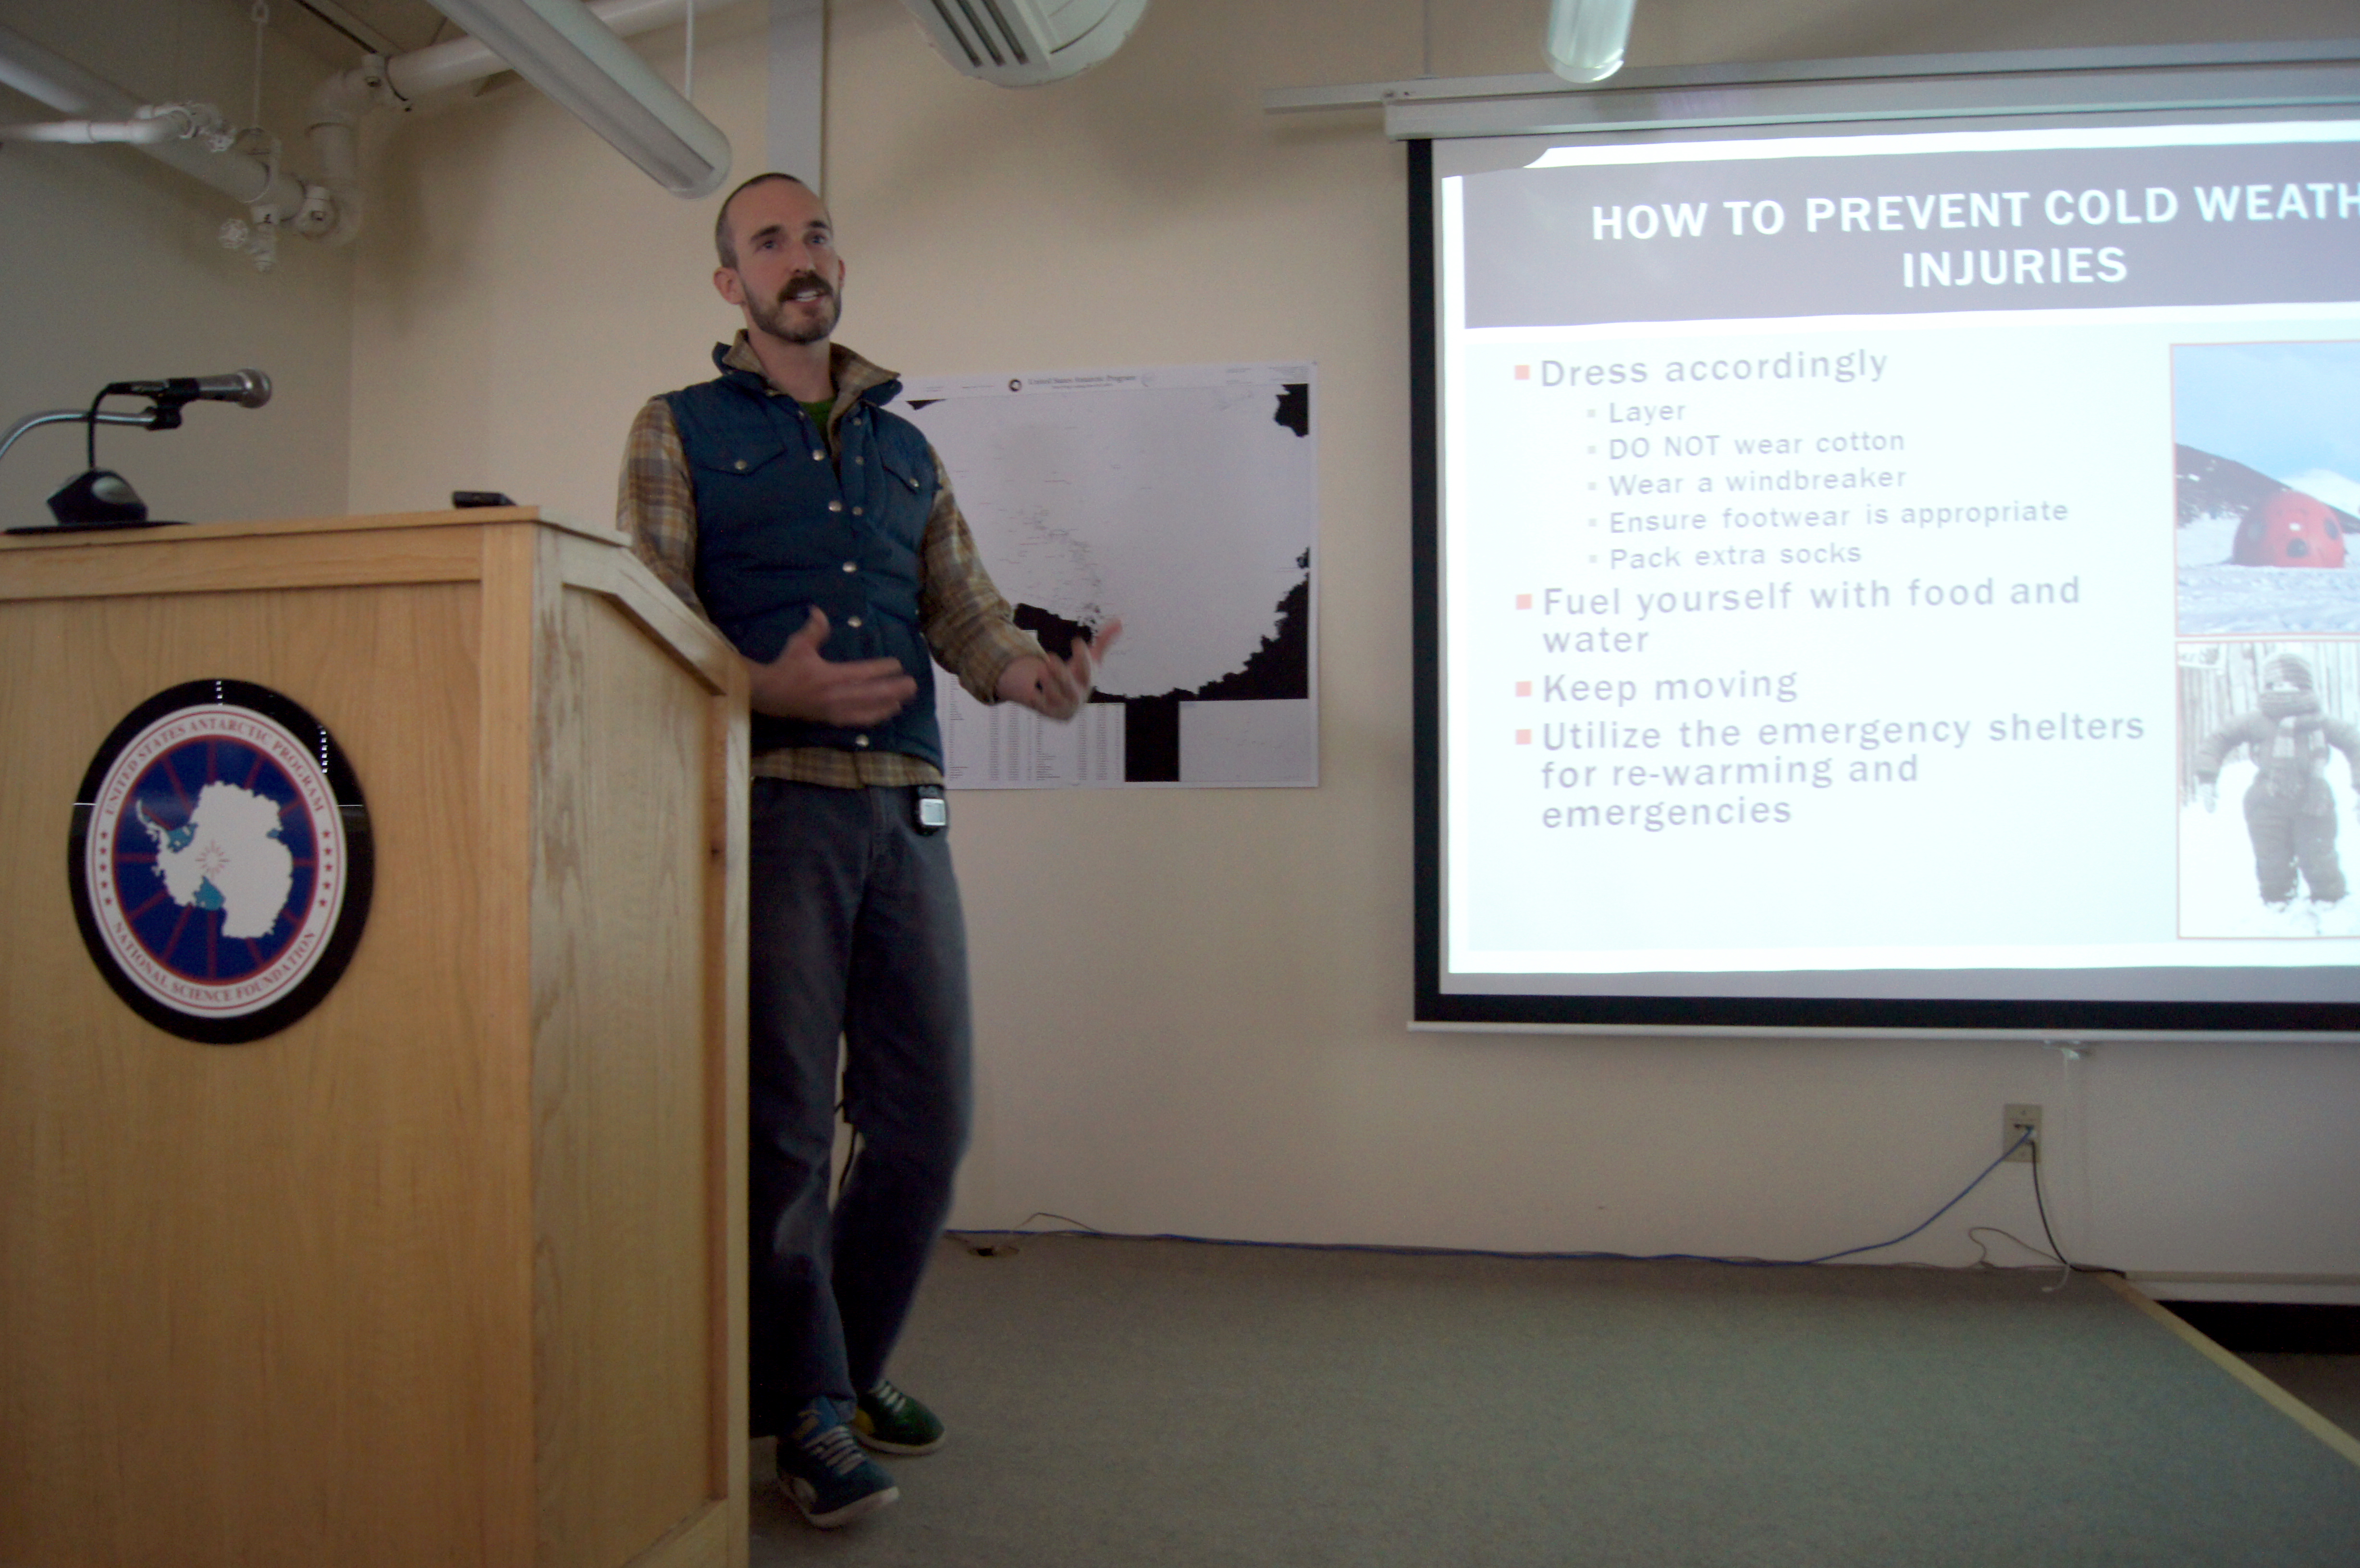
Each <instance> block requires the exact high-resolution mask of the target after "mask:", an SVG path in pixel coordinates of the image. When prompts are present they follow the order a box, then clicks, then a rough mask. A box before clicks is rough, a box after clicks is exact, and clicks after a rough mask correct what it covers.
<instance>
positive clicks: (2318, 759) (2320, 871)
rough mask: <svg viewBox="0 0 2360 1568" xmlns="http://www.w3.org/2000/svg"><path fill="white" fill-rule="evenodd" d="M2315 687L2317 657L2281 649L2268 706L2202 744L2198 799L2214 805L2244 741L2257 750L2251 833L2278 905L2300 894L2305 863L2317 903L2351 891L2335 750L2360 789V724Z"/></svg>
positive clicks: (2268, 671)
mask: <svg viewBox="0 0 2360 1568" xmlns="http://www.w3.org/2000/svg"><path fill="white" fill-rule="evenodd" d="M2313 685H2314V682H2313V681H2312V678H2311V666H2310V664H2309V663H2307V662H2306V661H2304V660H2303V659H2300V658H2297V657H2296V656H2295V655H2293V654H2290V653H2288V654H2279V655H2278V656H2277V657H2276V658H2274V659H2270V661H2269V662H2268V663H2267V664H2266V665H2264V666H2263V667H2262V691H2261V698H2260V705H2259V706H2258V707H2257V708H2256V709H2255V710H2254V711H2253V712H2251V713H2240V714H2238V715H2237V716H2236V717H2235V718H2234V719H2232V720H2231V721H2230V722H2229V723H2228V724H2224V725H2223V726H2222V728H2220V729H2219V730H2217V731H2215V732H2214V733H2213V734H2212V735H2207V736H2206V737H2205V738H2204V741H2203V744H2202V745H2201V746H2198V747H2197V748H2196V766H2195V774H2196V782H2197V791H2198V795H2197V798H2198V799H2199V800H2201V801H2202V804H2203V807H2204V809H2205V810H2206V811H2212V810H2213V809H2214V808H2215V807H2216V806H2217V805H2218V804H2219V801H2220V783H2219V780H2220V776H2221V764H2222V762H2223V760H2224V759H2226V758H2227V757H2229V755H2230V754H2231V753H2233V752H2234V751H2235V750H2236V748H2237V747H2238V746H2245V747H2247V748H2248V750H2249V751H2250V753H2251V755H2252V757H2253V760H2254V767H2255V769H2256V772H2255V777H2254V782H2253V784H2252V786H2251V787H2250V788H2248V789H2246V791H2245V832H2246V833H2247V835H2248V836H2249V837H2251V838H2252V840H2253V844H2254V876H2255V877H2256V880H2257V881H2258V882H2259V883H2260V885H2261V894H2262V901H2263V902H2264V903H2266V904H2270V905H2274V906H2278V907H2283V906H2285V905H2286V904H2288V903H2289V902H2290V901H2291V900H2292V899H2293V898H2294V895H2295V874H2296V872H2297V870H2298V869H2300V872H2301V874H2302V883H2303V886H2304V887H2305V888H2306V889H2307V890H2308V891H2309V893H2310V895H2311V901H2312V902H2313V903H2315V904H2333V903H2334V902H2336V901H2337V900H2338V899H2340V898H2343V897H2344V891H2345V887H2344V867H2343V866H2342V864H2341V863H2340V862H2339V861H2338V859H2337V858H2336V854H2335V796H2334V792H2333V790H2332V789H2330V788H2329V786H2328V782H2327V751H2328V748H2329V747H2330V746H2333V747H2334V748H2335V749H2336V750H2338V751H2341V752H2342V753H2343V754H2344V761H2345V763H2346V764H2347V765H2348V766H2349V767H2350V768H2351V770H2352V782H2353V788H2354V790H2355V793H2360V729H2355V728H2354V727H2353V726H2352V725H2351V724H2347V723H2346V722H2344V720H2342V719H2339V718H2334V717H2332V716H2330V715H2329V714H2327V713H2322V711H2321V704H2320V701H2319V695H2318V692H2317V691H2315V690H2313Z"/></svg>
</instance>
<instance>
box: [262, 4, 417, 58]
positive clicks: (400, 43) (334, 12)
mask: <svg viewBox="0 0 2360 1568" xmlns="http://www.w3.org/2000/svg"><path fill="white" fill-rule="evenodd" d="M270 25H271V27H273V28H274V29H276V30H277V31H279V32H281V33H284V34H285V35H286V36H287V37H288V38H290V39H291V40H292V41H293V42H294V43H296V44H297V45H298V46H299V47H300V48H301V49H303V51H304V52H305V53H307V54H311V55H313V56H315V57H317V58H318V60H320V62H321V63H322V64H323V65H333V66H336V67H338V68H342V67H344V66H347V65H351V64H353V63H354V62H355V60H358V59H359V57H360V56H361V55H362V54H363V53H364V52H365V50H364V49H363V47H362V45H361V44H360V43H356V42H355V41H354V39H353V38H351V37H348V36H347V35H346V30H345V29H346V28H349V30H350V32H351V33H354V34H357V35H358V36H359V37H360V38H363V39H365V40H366V41H367V42H368V43H370V44H372V45H375V46H376V47H378V48H383V49H386V51H387V52H388V53H390V54H399V53H402V52H403V51H405V50H408V49H424V48H425V47H426V46H427V45H428V44H431V43H435V42H438V41H442V40H446V39H449V38H456V37H460V36H462V35H461V32H460V29H459V28H458V27H456V26H454V25H453V24H452V23H451V22H450V21H448V20H447V19H445V18H444V16H443V13H442V12H440V11H437V10H436V9H435V8H434V7H433V6H432V5H429V4H427V0H277V3H276V4H274V5H272V6H271V7H270Z"/></svg>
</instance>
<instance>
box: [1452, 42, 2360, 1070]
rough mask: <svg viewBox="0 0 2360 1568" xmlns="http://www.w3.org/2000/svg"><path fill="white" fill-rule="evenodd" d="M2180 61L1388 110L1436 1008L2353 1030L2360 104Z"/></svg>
mask: <svg viewBox="0 0 2360 1568" xmlns="http://www.w3.org/2000/svg"><path fill="white" fill-rule="evenodd" d="M2344 81H2345V84H2346V86H2347V88H2348V87H2349V85H2350V82H2351V79H2350V76H2349V74H2348V73H2347V74H2346V76H2345V78H2344ZM1869 91H1872V92H1874V91H1875V89H1874V88H1872V89H1869ZM1893 96H1894V94H1893V93H1892V92H1891V91H1889V90H1888V91H1885V93H1884V97H1883V100H1882V101H1887V102H1889V101H1891V100H1892V98H1893ZM2344 96H2345V97H2346V98H2349V97H2350V96H2352V94H2351V93H2349V92H2347V93H2345V94H2344ZM1839 97H1840V95H1839ZM1822 101H1823V102H1825V101H1828V100H1826V99H1824V98H1823V100H1822ZM2189 103H2190V104H2191V106H2188V107H2179V108H2174V109H2171V110H2169V111H2168V112H2157V111H2154V110H2147V111H2141V112H2136V113H2120V112H2116V113H2076V114H2056V113H2054V112H2045V111H2044V112H2026V113H2022V114H1977V115H1972V116H1963V115H1962V116H1958V117H1950V118H1945V119H1941V120H1917V119H1909V118H1899V119H1896V118H1868V117H1863V118H1846V117H1843V116H1842V115H1841V114H1836V113H1830V114H1829V115H1828V116H1827V117H1826V118H1823V119H1820V120H1818V121H1816V122H1813V121H1808V120H1805V121H1799V122H1796V123H1786V124H1776V125H1743V126H1731V125H1693V124H1691V125H1683V126H1680V127H1678V128H1673V129H1626V130H1622V131H1611V132H1603V133H1590V134H1581V135H1562V134H1560V135H1554V136H1551V135H1541V136H1491V137H1460V138H1452V139H1443V140H1431V141H1415V142H1413V143H1412V144H1411V207H1412V213H1411V217H1412V230H1413V233H1412V251H1411V254H1412V267H1413V290H1412V292H1413V321H1412V329H1413V332H1412V341H1413V348H1414V360H1415V364H1414V381H1415V384H1416V385H1415V387H1414V391H1415V402H1416V408H1417V430H1418V451H1417V453H1416V464H1417V467H1416V478H1417V484H1416V485H1415V490H1416V499H1417V502H1418V514H1419V515H1418V517H1417V551H1418V554H1417V561H1416V569H1417V606H1416V607H1417V612H1418V617H1419V625H1418V628H1417V632H1418V644H1417V653H1418V660H1417V663H1418V676H1419V681H1420V688H1421V689H1420V691H1419V702H1420V708H1419V724H1420V758H1419V763H1420V779H1419V783H1420V791H1419V793H1420V799H1419V822H1418V833H1419V843H1418V860H1419V888H1418V894H1419V905H1420V907H1419V910H1418V917H1419V930H1418V945H1419V952H1418V955H1417V956H1418V966H1419V974H1418V986H1417V1018H1418V1019H1419V1021H1421V1022H1424V1023H1428V1024H1460V1025H1466V1024H1473V1025H1483V1024H1491V1025H1494V1026H1500V1025H1508V1026H1532V1025H1544V1026H1548V1025H1555V1026H1572V1027H1586V1028H1591V1029H1603V1030H1610V1031H1613V1032H1630V1031H1632V1030H1633V1029H1679V1030H1694V1029H1710V1030H1721V1029H1736V1030H1743V1031H1765V1032H1775V1031H1780V1030H1807V1031H1810V1032H1817V1033H1826V1032H1831V1031H1842V1030H1849V1029H1870V1030H1889V1031H1897V1032H1908V1033H1916V1032H1924V1031H1938V1032H1939V1031H1969V1032H1975V1033H1985V1034H2013V1033H2029V1034H2038V1035H2043V1036H2049V1037H2061V1036H2067V1035H2072V1036H2084V1035H2087V1036H2103V1035H2109V1034H2116V1033H2131V1034H2149V1035H2153V1034H2180V1033H2195V1034H2204V1035H2219V1034H2221V1033H2223V1032H2227V1033H2239V1032H2266V1033H2281V1034H2282V1033H2286V1032H2301V1033H2318V1034H2336V1033H2341V1032H2344V1031H2349V1030H2351V1029H2355V1027H2360V967H2355V963H2356V962H2360V888H2354V887H2352V886H2351V884H2350V883H2349V882H2347V877H2349V878H2360V815H2355V813H2360V537H2354V536H2355V534H2360V108H2355V107H2354V106H2353V105H2352V104H2351V103H2340V104H2337V103H2317V104H2311V105H2305V106H2300V107H2292V108H2289V107H2287V106H2284V105H2278V106H2272V107H2269V108H2267V109H2262V110H2256V109H2254V108H2251V107H2247V108H2243V109H2241V108H2239V107H2236V106H2234V105H2226V106H2206V105H2205V104H2204V103H2202V94H2201V93H2191V96H2190V98H2189ZM1837 107H1839V108H1840V107H1841V104H1840V103H1838V104H1837Z"/></svg>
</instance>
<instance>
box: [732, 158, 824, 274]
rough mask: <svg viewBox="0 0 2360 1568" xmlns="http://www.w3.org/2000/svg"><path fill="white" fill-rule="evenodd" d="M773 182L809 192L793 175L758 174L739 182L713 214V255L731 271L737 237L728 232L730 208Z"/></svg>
mask: <svg viewBox="0 0 2360 1568" xmlns="http://www.w3.org/2000/svg"><path fill="white" fill-rule="evenodd" d="M772 180H785V181H786V182H787V183H788V184H790V185H802V186H803V189H804V190H806V191H809V190H811V187H810V186H809V185H808V184H805V183H804V182H803V180H797V179H796V178H795V177H794V176H793V175H792V174H781V173H780V172H779V171H778V170H776V169H772V170H770V172H769V173H767V174H758V175H756V176H754V178H753V179H751V180H740V181H739V182H738V184H737V190H735V191H731V192H729V194H728V195H727V196H725V197H723V198H722V201H721V211H720V212H716V213H715V214H714V218H713V253H714V254H715V255H716V256H719V257H720V258H721V265H722V266H724V267H729V268H731V269H733V270H734V269H735V268H736V267H737V235H736V234H732V233H731V232H730V230H729V209H730V207H731V206H732V205H734V204H735V203H736V202H737V198H738V197H739V196H741V195H743V194H744V193H745V192H747V191H751V190H752V189H753V188H754V187H755V186H757V185H768V184H769V183H770V181H772Z"/></svg>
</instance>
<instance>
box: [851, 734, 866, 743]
mask: <svg viewBox="0 0 2360 1568" xmlns="http://www.w3.org/2000/svg"><path fill="white" fill-rule="evenodd" d="M852 744H853V745H855V746H867V745H868V744H869V737H868V736H867V735H854V736H853V737H852Z"/></svg>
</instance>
